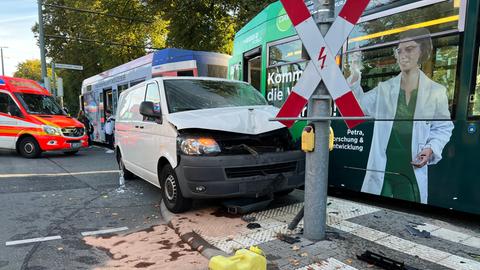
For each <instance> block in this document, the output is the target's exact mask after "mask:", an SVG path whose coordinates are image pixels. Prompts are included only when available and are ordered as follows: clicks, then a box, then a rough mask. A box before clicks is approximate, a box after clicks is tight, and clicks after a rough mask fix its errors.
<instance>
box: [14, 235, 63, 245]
mask: <svg viewBox="0 0 480 270" xmlns="http://www.w3.org/2000/svg"><path fill="white" fill-rule="evenodd" d="M59 239H62V237H61V236H60V235H55V236H47V237H38V238H31V239H24V240H16V241H8V242H5V245H6V246H14V245H20V244H28V243H35V242H44V241H51V240H59Z"/></svg>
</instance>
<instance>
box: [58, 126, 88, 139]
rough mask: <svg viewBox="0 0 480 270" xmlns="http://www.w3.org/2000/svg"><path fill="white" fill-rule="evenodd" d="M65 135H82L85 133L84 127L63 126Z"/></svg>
mask: <svg viewBox="0 0 480 270" xmlns="http://www.w3.org/2000/svg"><path fill="white" fill-rule="evenodd" d="M62 133H63V136H66V137H82V136H83V134H84V133H85V130H84V128H77V127H67V128H62Z"/></svg>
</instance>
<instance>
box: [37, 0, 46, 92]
mask: <svg viewBox="0 0 480 270" xmlns="http://www.w3.org/2000/svg"><path fill="white" fill-rule="evenodd" d="M42 6H43V0H38V39H39V42H40V62H41V65H42V81H43V83H45V77H47V62H46V61H45V34H44V32H43V12H42Z"/></svg>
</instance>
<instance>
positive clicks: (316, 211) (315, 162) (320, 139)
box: [303, 0, 334, 240]
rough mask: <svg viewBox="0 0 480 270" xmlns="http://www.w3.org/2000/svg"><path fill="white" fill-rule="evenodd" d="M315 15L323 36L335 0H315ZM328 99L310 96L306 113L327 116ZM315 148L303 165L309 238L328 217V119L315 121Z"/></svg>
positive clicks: (323, 90)
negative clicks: (304, 165)
mask: <svg viewBox="0 0 480 270" xmlns="http://www.w3.org/2000/svg"><path fill="white" fill-rule="evenodd" d="M313 6H314V9H313V10H314V14H313V16H314V18H315V21H316V22H317V24H318V26H319V28H320V31H321V32H322V35H324V36H325V34H326V33H327V31H328V29H329V28H330V25H331V23H332V19H333V16H334V1H332V0H314V1H313ZM315 95H322V96H323V95H329V93H328V90H327V87H326V86H325V84H324V83H323V81H322V82H321V84H320V85H319V86H318V87H317V89H315V92H314V96H315ZM330 115H331V99H315V98H311V99H310V100H309V102H308V116H309V117H329V116H330ZM313 125H314V128H315V150H314V151H313V152H310V153H307V154H306V168H305V170H306V171H305V209H304V225H303V226H304V228H303V230H304V231H303V232H304V236H305V237H306V238H307V239H310V240H323V239H325V227H326V220H327V189H328V155H329V151H328V137H329V133H330V121H320V122H318V121H314V122H313Z"/></svg>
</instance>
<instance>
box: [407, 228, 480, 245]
mask: <svg viewBox="0 0 480 270" xmlns="http://www.w3.org/2000/svg"><path fill="white" fill-rule="evenodd" d="M415 228H417V229H418V230H420V231H423V230H425V231H427V232H429V233H430V234H431V235H433V236H435V237H438V238H442V239H445V240H448V241H450V242H455V243H459V244H462V245H466V246H470V247H473V248H478V249H480V237H475V236H471V235H469V234H466V233H461V232H457V231H453V230H450V229H445V228H442V227H438V226H435V225H433V224H428V223H425V224H421V225H416V226H415Z"/></svg>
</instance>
